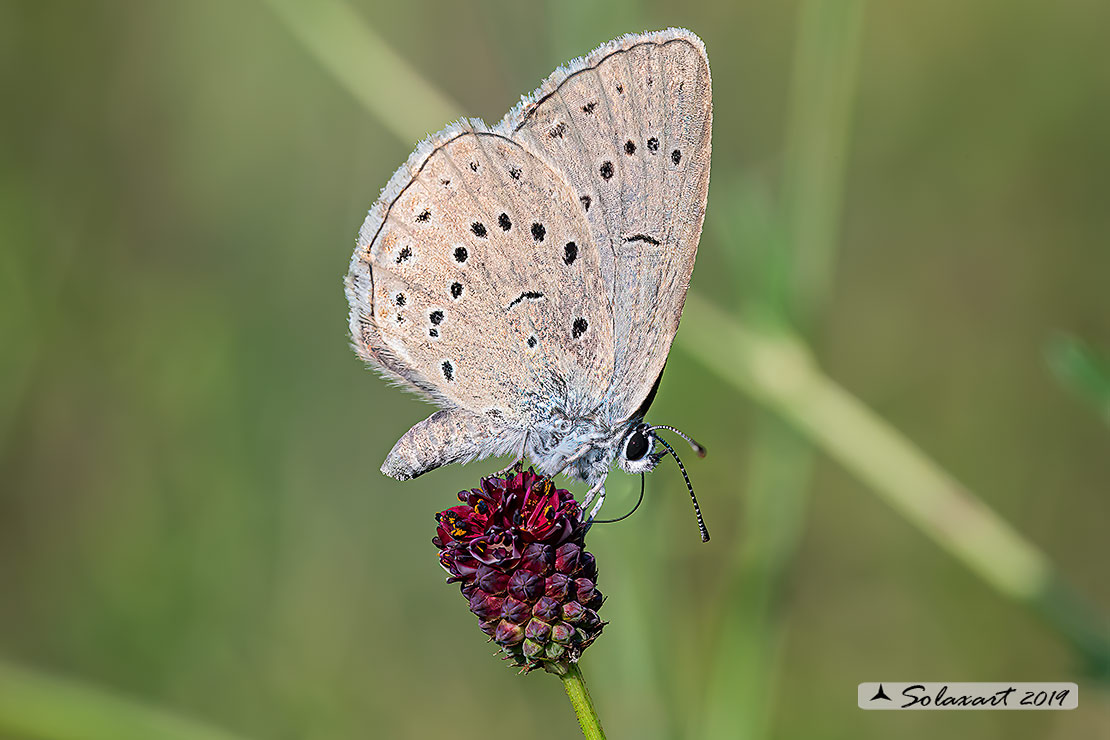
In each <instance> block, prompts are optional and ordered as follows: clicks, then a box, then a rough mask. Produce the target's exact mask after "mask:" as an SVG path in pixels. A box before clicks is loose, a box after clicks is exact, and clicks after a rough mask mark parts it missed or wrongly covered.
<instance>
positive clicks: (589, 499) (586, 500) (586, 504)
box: [582, 478, 605, 521]
mask: <svg viewBox="0 0 1110 740" xmlns="http://www.w3.org/2000/svg"><path fill="white" fill-rule="evenodd" d="M595 498H596V499H597V503H594V499H595ZM604 501H605V479H604V478H602V479H601V480H599V481H598V482H597V483H595V484H593V486H591V487H590V490H588V491H586V495H585V496H583V497H582V511H587V510H589V512H590V515H589V516H588V517H587V518H586V519H587V521H589V520H590V519H593V518H594V515H595V514H597V512H598V511H599V510H600V509H601V504H602V503H604ZM591 504H592V505H593V508H592V509H591V508H590V505H591Z"/></svg>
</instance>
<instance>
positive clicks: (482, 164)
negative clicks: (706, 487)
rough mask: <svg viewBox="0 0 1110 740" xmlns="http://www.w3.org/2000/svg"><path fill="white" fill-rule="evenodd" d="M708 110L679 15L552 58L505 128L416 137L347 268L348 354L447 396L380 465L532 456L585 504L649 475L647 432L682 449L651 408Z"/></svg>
mask: <svg viewBox="0 0 1110 740" xmlns="http://www.w3.org/2000/svg"><path fill="white" fill-rule="evenodd" d="M712 109H713V106H712V94H711V82H710V75H709V61H708V58H707V56H706V53H705V47H704V45H703V44H702V42H701V40H700V39H699V38H698V37H697V36H696V35H694V34H693V33H691V32H690V31H687V30H684V29H674V28H672V29H667V30H663V31H657V32H652V33H645V34H632V35H626V36H623V37H621V38H619V39H615V40H613V41H610V42H608V43H606V44H603V45H602V46H600V47H599V48H597V49H595V50H594V51H592V52H591V53H589V54H587V55H586V56H585V57H581V58H579V59H576V60H574V61H572V62H570V63H568V64H567V65H565V66H563V67H560V68H559V69H557V70H555V72H554V73H553V74H552V75H551V76H550V77H548V78H547V80H545V81H544V82H543V84H542V85H540V87H539V88H538V89H537V90H536V91H535V92H533V93H532V94H531V95H528V96H525V97H523V98H522V99H521V102H520V103H519V104H518V105H517V106H515V107H514V108H513V109H512V110H510V111H509V113H508V114H507V115H506V116H505V117H504V119H503V120H501V122H500V123H498V124H496V125H495V126H492V127H491V126H487V125H486V124H485V123H483V122H482V121H481V120H478V119H466V120H462V121H459V122H457V123H454V124H452V125H450V126H448V127H447V128H445V129H443V130H442V131H440V132H439V133H437V134H434V135H433V136H431V137H429V138H428V139H426V140H425V141H423V142H422V143H421V144H420V145H419V146H417V148H416V150H415V151H414V152H413V153H412V155H411V156H410V157H409V158H408V161H407V162H406V163H405V164H403V165H402V166H401V167H400V168H399V169H398V170H397V171H396V173H394V175H393V177H392V178H391V179H390V181H389V183H388V184H387V185H386V187H385V188H384V189H383V190H382V193H381V196H380V198H379V199H378V200H377V202H376V203H374V205H373V206H372V207H371V209H370V211H369V214H368V216H367V218H366V221H365V222H364V223H363V225H362V228H361V230H360V231H359V235H358V240H357V243H356V248H355V251H354V255H353V256H352V258H351V265H350V271H349V274H348V275H347V278H346V293H347V299H348V302H349V304H350V331H351V340H352V344H353V346H354V349H355V352H356V353H357V354H358V355H359V357H361V358H362V359H363V360H365V361H366V362H368V363H369V364H371V365H372V366H373V367H374V368H376V369H377V370H379V371H380V372H381V373H382V374H383V375H384V376H385V377H386V378H387V379H389V380H391V381H394V382H395V383H396V384H398V385H400V386H402V387H404V388H407V389H409V390H412V391H415V392H416V393H418V394H420V395H422V396H424V397H425V398H426V399H428V400H430V401H431V402H433V403H434V404H436V405H438V406H440V407H441V410H439V411H437V412H435V413H433V414H432V415H431V416H429V417H428V418H427V419H425V420H424V421H422V422H420V423H418V424H416V425H415V426H414V427H412V428H411V429H410V430H409V431H408V432H406V433H405V435H404V436H402V437H401V439H400V440H399V441H398V442H397V444H396V445H395V446H394V447H393V449H392V451H391V452H390V453H389V455H388V456H387V457H386V460H385V462H384V464H383V465H382V467H381V470H382V472H383V473H385V474H386V475H389V476H392V477H394V478H397V479H399V480H407V479H411V478H415V477H416V476H418V475H421V474H423V473H426V472H428V471H430V470H433V469H435V468H438V467H440V466H442V465H446V464H448V463H458V462H467V461H470V460H474V459H477V458H483V457H487V456H493V455H506V454H510V453H512V454H516V455H518V456H520V457H521V458H523V457H524V456H528V457H529V458H531V460H532V462H533V464H534V465H535V467H536V469H538V470H539V471H540V472H542V473H544V474H547V475H554V474H555V473H557V472H564V473H566V474H568V475H570V476H572V477H574V478H578V479H580V480H583V481H585V482H587V483H589V484H590V491H589V493H588V494H587V496H586V499H585V501H586V502H587V504H588V503H589V502H590V501H592V500H593V498H594V497H595V495H596V496H597V503H596V504H595V505H594V509H593V510H592V512H591V516H592V515H593V514H595V513H596V512H597V510H598V508H599V507H600V504H601V502H602V501H603V500H604V491H605V488H604V482H605V479H606V476H607V475H608V473H609V471H610V469H611V467H612V465H613V463H614V461H616V462H617V464H618V465H619V466H620V467H621V468H622V469H623V470H625V471H627V472H630V473H642V472H645V471H648V470H651V469H653V468H654V467H655V466H656V465H657V464H658V462H659V460H660V459H661V458H662V457H663V455H664V454H666V453H655V452H654V450H655V444H656V442H662V444H664V445H665V446H666V447H667V449H668V450H670V452H671V453H672V454H673V449H671V448H670V446H669V445H667V444H666V442H663V441H662V439H661V438H659V437H658V435H657V434H656V431H657V430H658V429H661V428H667V429H671V430H672V431H675V432H677V431H678V430H675V429H673V428H671V427H664V426H655V427H653V426H649V425H648V424H646V423H645V422H644V416H645V414H646V413H647V411H648V408H649V406H650V405H651V403H652V400H653V399H654V398H655V394H656V391H657V390H658V388H659V382H660V379H661V378H662V374H663V368H664V365H665V364H666V361H667V356H668V353H669V352H670V347H671V343H672V341H673V340H674V337H675V333H676V332H677V330H678V324H679V319H680V317H681V315H682V308H683V304H684V303H685V299H686V292H687V288H688V286H689V282H690V275H691V273H692V271H693V267H694V258H695V255H696V253H697V247H698V240H699V238H700V235H701V228H702V220H703V218H704V215H705V206H706V197H707V193H708V189H709V160H710V136H711V127H712ZM680 434H681V433H680ZM683 436H684V438H686V439H687V441H690V442H691V444H692V445H694V446H695V449H699V447H698V446H697V445H696V443H693V441H692V440H690V439H689V438H688V437H685V435H683ZM699 453H700V450H699ZM675 457H676V459H677V455H676V456H675ZM680 466H681V463H680ZM683 474H684V475H685V470H683ZM688 482H689V481H688V480H687V483H688ZM691 493H692V490H691ZM698 518H699V522H700V519H701V516H700V513H699V515H698ZM702 529H703V539H707V537H708V535H707V534H706V533H705V532H704V526H703V527H702Z"/></svg>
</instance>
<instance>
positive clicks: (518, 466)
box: [494, 430, 528, 478]
mask: <svg viewBox="0 0 1110 740" xmlns="http://www.w3.org/2000/svg"><path fill="white" fill-rule="evenodd" d="M527 450H528V432H527V430H525V432H524V442H523V443H522V444H521V445H520V453H519V454H518V455H517V456H516V460H514V461H513V462H511V463H509V465H508V467H506V468H505V469H504V470H501V471H498V472H497V473H496V474H495V475H494V477H495V478H500V477H502V476H505V475H507V474H508V473H509V472H517V473H519V472H521V471H523V470H524V456H525V454H527Z"/></svg>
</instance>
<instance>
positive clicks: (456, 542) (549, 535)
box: [432, 466, 605, 672]
mask: <svg viewBox="0 0 1110 740" xmlns="http://www.w3.org/2000/svg"><path fill="white" fill-rule="evenodd" d="M480 486H481V487H480V488H475V489H473V490H470V491H461V492H459V501H461V502H463V503H462V505H460V506H453V507H451V508H450V509H448V510H447V511H443V512H440V513H439V514H436V522H437V523H438V526H437V527H436V536H435V538H434V539H433V540H432V544H434V545H435V546H436V547H438V548H439V562H440V564H442V565H443V568H444V570H446V571H447V572H448V573H449V574H450V576H451V577H450V578H448V579H447V581H448V583H454V582H458V583H460V584H461V589H462V594H463V596H464V597H465V598H466V599H467V601H468V602H469V605H470V611H472V612H474V614H475V615H476V616H477V617H478V620H479V626H480V627H481V629H482V631H483V632H485V633H486V634H487V635H489V636H490V638H491V639H492V640H494V641H495V642H497V644H498V645H500V646H501V648H502V650H503V651H504V652H505V654H506V656H507V658H508V659H510V660H512V661H513V663H514V664H515V665H518V666H520V667H521V668H523V669H524V670H525V671H529V670H532V669H533V668H539V667H541V666H542V667H546V668H549V669H552V670H555V672H561V670H559V668H558V664H565V663H567V662H575V661H577V660H578V658H579V656H580V655H581V654H582V651H583V650H585V649H586V647H587V646H589V645H590V643H592V642H593V641H594V640H595V639H597V636H598V635H599V634H601V629H602V627H603V626H604V624H605V623H604V622H602V621H601V620H600V619H599V618H598V616H597V609H598V608H599V607H600V606H601V602H602V600H603V597H602V595H601V592H600V591H598V590H597V586H596V580H597V566H596V564H595V563H594V557H593V555H591V554H590V553H588V552H586V550H585V546H584V544H585V543H584V538H585V536H586V526H585V525H584V524H583V523H582V522H581V521H580V519H579V516H580V512H581V510H580V508H579V506H578V502H577V501H575V500H574V497H573V496H571V494H570V492H569V491H565V490H563V489H559V488H556V487H555V485H554V484H553V483H552V482H551V479H550V478H545V477H543V476H540V475H537V474H536V473H535V472H534V471H533V470H532V469H528V470H527V471H525V470H522V469H521V468H520V467H519V466H518V467H517V468H516V469H515V470H514V471H510V472H508V473H507V474H505V475H504V476H503V477H502V476H491V477H489V478H482V480H481V483H480Z"/></svg>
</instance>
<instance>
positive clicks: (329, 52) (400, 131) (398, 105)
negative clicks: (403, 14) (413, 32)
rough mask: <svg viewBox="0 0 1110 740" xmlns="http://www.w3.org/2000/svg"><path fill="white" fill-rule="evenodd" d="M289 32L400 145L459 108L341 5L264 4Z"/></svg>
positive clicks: (334, 1) (333, 0)
mask: <svg viewBox="0 0 1110 740" xmlns="http://www.w3.org/2000/svg"><path fill="white" fill-rule="evenodd" d="M265 2H266V3H267V4H268V5H269V6H270V7H271V8H273V10H274V12H275V13H276V14H277V16H278V17H279V18H281V20H282V21H284V22H285V25H286V26H288V28H289V30H290V32H292V34H293V35H294V36H296V37H297V39H298V40H300V42H301V43H302V44H304V46H305V48H306V49H308V51H310V52H311V53H312V55H313V56H314V57H316V59H317V60H318V61H319V62H320V64H322V65H323V66H324V67H325V68H326V69H327V70H328V71H329V72H331V73H332V75H334V76H335V79H336V80H337V81H339V82H340V83H341V84H342V85H343V86H344V87H346V88H347V90H348V91H349V92H350V93H351V94H352V95H354V96H355V99H356V100H358V101H359V103H361V104H362V106H363V107H364V108H366V110H368V111H369V112H370V113H371V114H373V115H374V117H375V118H377V119H378V120H379V121H381V123H382V124H383V125H384V126H385V127H386V128H387V129H389V131H390V132H391V133H392V134H393V135H394V136H396V137H397V138H398V139H400V140H401V141H403V142H413V143H415V142H416V141H418V140H420V139H422V138H424V137H425V136H426V135H427V134H429V133H431V132H432V131H436V130H438V129H440V128H442V127H444V126H445V125H447V124H448V123H450V122H451V121H452V120H454V119H455V118H458V117H459V115H460V113H461V111H462V107H461V106H460V105H458V104H457V103H455V102H454V101H453V100H451V99H450V98H448V97H447V96H446V95H444V94H443V93H442V92H440V91H439V90H438V89H437V88H436V87H434V86H433V85H431V84H430V83H429V82H428V81H427V80H425V79H424V77H423V76H421V74H420V73H419V72H417V71H416V70H415V69H414V68H413V67H412V65H410V64H409V63H408V62H407V61H405V60H404V59H403V58H402V57H401V56H399V55H398V54H397V53H396V52H394V51H393V50H392V49H391V48H389V45H388V44H386V42H385V40H384V39H382V38H381V37H380V36H379V35H378V34H377V33H375V32H374V30H373V29H372V28H371V27H370V26H369V25H367V24H366V23H365V22H364V21H363V20H362V18H361V17H359V15H358V14H357V13H356V12H355V11H354V10H353V9H352V8H351V6H350V5H348V4H347V3H345V2H342V1H341V0H314V2H303V1H302V0H265Z"/></svg>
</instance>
